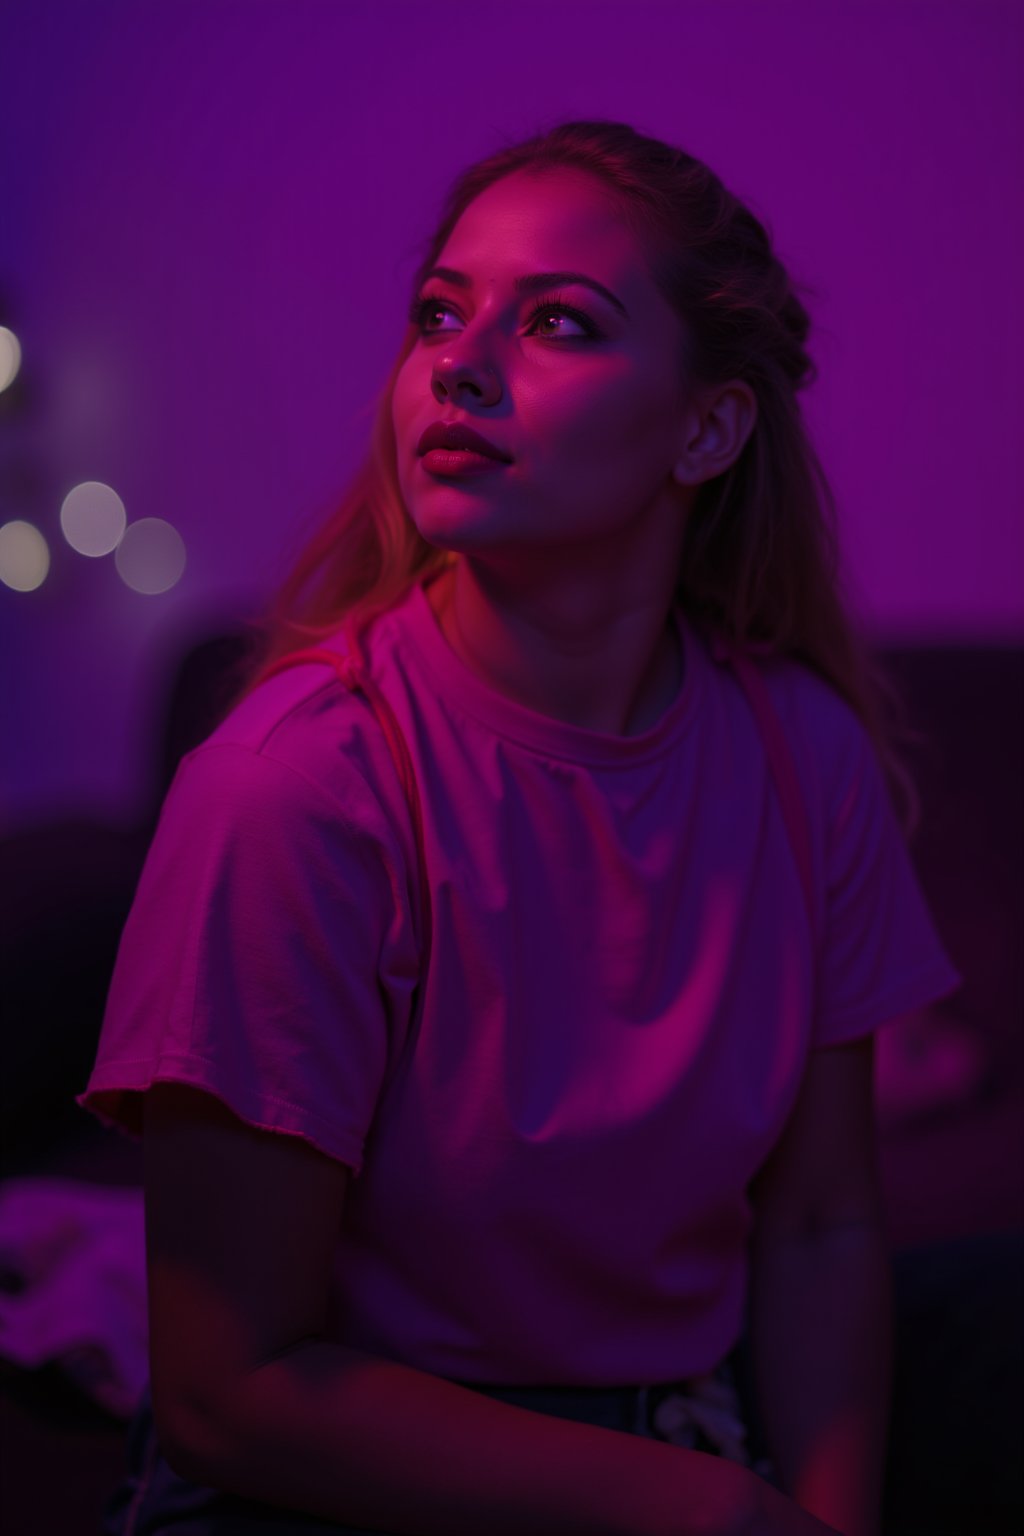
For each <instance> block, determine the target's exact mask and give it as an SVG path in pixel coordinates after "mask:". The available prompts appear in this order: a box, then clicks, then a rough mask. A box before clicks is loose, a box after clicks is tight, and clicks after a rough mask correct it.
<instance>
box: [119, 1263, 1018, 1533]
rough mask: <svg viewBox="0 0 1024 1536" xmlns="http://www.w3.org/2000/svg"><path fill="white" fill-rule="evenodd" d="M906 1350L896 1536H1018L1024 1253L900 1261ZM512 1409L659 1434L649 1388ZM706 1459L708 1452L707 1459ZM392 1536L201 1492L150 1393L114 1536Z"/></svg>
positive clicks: (513, 1391) (898, 1370) (547, 1390)
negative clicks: (173, 1448) (158, 1429)
mask: <svg viewBox="0 0 1024 1536" xmlns="http://www.w3.org/2000/svg"><path fill="white" fill-rule="evenodd" d="M894 1272H895V1287H896V1314H897V1346H896V1359H895V1381H894V1394H893V1419H892V1434H891V1437H890V1438H891V1453H890V1462H889V1468H888V1477H887V1486H886V1520H885V1533H886V1536H1001V1533H1002V1532H1004V1531H1005V1532H1011V1531H1012V1532H1013V1533H1014V1536H1016V1533H1017V1531H1018V1530H1019V1528H1020V1524H1021V1520H1022V1517H1024V1486H1022V1484H1024V1476H1022V1468H1021V1447H1022V1445H1024V1417H1022V1409H1021V1389H1022V1386H1024V1346H1022V1331H1024V1330H1022V1320H1024V1308H1022V1292H1024V1240H1022V1238H1021V1236H1019V1235H1011V1236H1006V1237H993V1238H984V1239H971V1240H969V1241H965V1242H959V1243H953V1244H943V1245H940V1246H935V1247H929V1248H923V1249H916V1250H913V1251H910V1252H905V1253H900V1254H897V1255H896V1257H895V1259H894ZM730 1366H731V1368H732V1370H733V1373H734V1378H735V1382H736V1387H737V1390H738V1393H739V1396H740V1400H741V1404H742V1406H743V1410H744V1417H745V1420H746V1423H747V1425H748V1431H749V1444H750V1449H751V1451H752V1453H753V1455H754V1458H755V1459H757V1458H758V1457H760V1456H762V1455H763V1454H764V1452H765V1444H764V1439H763V1435H762V1433H761V1428H760V1425H759V1424H758V1422H757V1417H756V1413H755V1411H754V1405H753V1400H752V1399H753V1392H752V1374H751V1369H750V1359H749V1355H748V1352H747V1348H746V1345H745V1343H744V1344H741V1346H740V1348H739V1349H738V1350H737V1352H736V1354H735V1356H734V1357H733V1359H732V1361H731V1362H730ZM463 1385H473V1387H474V1390H476V1391H480V1392H483V1393H485V1394H486V1395H487V1396H489V1397H494V1398H498V1399H500V1400H501V1401H503V1402H509V1403H513V1404H515V1405H516V1406H519V1407H524V1408H530V1409H533V1410H535V1411H537V1412H540V1413H550V1414H553V1415H555V1416H556V1417H559V1418H566V1419H575V1420H579V1421H581V1422H584V1423H588V1424H598V1425H601V1426H603V1427H604V1428H607V1429H617V1430H621V1431H625V1432H627V1433H631V1434H647V1435H650V1434H652V1433H654V1431H653V1430H652V1428H651V1413H652V1412H653V1410H654V1408H655V1406H656V1404H657V1401H658V1397H659V1391H658V1389H652V1390H651V1392H650V1393H649V1395H648V1396H647V1397H646V1398H645V1397H643V1396H641V1394H640V1389H638V1388H626V1387H623V1388H613V1389H609V1390H598V1389H575V1388H569V1387H500V1386H484V1387H481V1386H477V1385H475V1384H470V1383H463ZM702 1448H705V1449H706V1448H707V1447H706V1446H705V1447H702ZM165 1532H166V1533H167V1536H292V1533H295V1536H380V1532H369V1531H363V1530H357V1529H356V1528H355V1527H353V1526H340V1525H336V1524H333V1523H330V1522H327V1521H323V1520H318V1519H316V1518H315V1517H314V1516H311V1515H304V1514H292V1513H288V1512H286V1511H284V1510H281V1509H276V1508H272V1507H271V1506H269V1505H266V1504H259V1503H254V1502H252V1501H251V1500H247V1499H242V1498H239V1497H237V1496H236V1495H234V1494H228V1493H224V1492H221V1491H219V1490H216V1489H211V1488H204V1487H200V1486H198V1485H196V1484H193V1483H189V1482H186V1481H185V1479H183V1478H181V1477H179V1476H178V1475H177V1474H176V1473H175V1472H172V1470H171V1468H170V1467H169V1466H168V1464H167V1462H166V1461H165V1460H164V1458H163V1456H162V1455H161V1454H160V1448H159V1445H158V1443H157V1439H156V1435H155V1432H154V1428H153V1419H152V1412H151V1408H150V1401H149V1394H148V1392H147V1394H146V1396H145V1398H144V1400H143V1402H142V1404H141V1406H140V1408H139V1410H138V1412H137V1413H136V1416H135V1419H134V1420H133V1422H132V1424H131V1426H130V1429H129V1432H128V1473H127V1476H126V1478H125V1480H124V1481H123V1483H122V1484H121V1486H120V1487H119V1488H118V1489H117V1490H116V1492H115V1493H114V1495H113V1496H112V1498H111V1500H110V1503H109V1505H108V1508H107V1511H106V1515H105V1518H104V1522H103V1536H164V1533H165Z"/></svg>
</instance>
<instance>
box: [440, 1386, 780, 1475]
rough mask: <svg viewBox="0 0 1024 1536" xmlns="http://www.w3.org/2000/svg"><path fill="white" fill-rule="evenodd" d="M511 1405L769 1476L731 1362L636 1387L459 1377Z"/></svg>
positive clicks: (473, 1388) (473, 1389)
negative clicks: (707, 1456) (617, 1431)
mask: <svg viewBox="0 0 1024 1536" xmlns="http://www.w3.org/2000/svg"><path fill="white" fill-rule="evenodd" d="M455 1385H456V1386H460V1387H466V1388H468V1389H469V1390H470V1391H474V1392H483V1393H484V1394H486V1395H487V1396H488V1397H494V1398H497V1399H498V1400H499V1401H501V1402H505V1403H509V1404H510V1405H512V1406H513V1407H519V1408H528V1409H532V1410H534V1411H536V1412H541V1413H550V1414H554V1415H555V1416H556V1417H558V1418H566V1419H583V1420H586V1421H587V1422H590V1423H601V1424H603V1425H605V1427H607V1428H610V1429H623V1430H627V1431H629V1432H630V1433H632V1434H636V1435H643V1436H645V1437H646V1438H648V1439H652V1440H664V1441H666V1442H668V1443H669V1444H671V1445H678V1446H683V1447H685V1448H686V1449H688V1450H696V1451H705V1452H708V1453H710V1454H712V1455H717V1456H722V1457H724V1458H725V1459H726V1460H728V1461H734V1462H737V1463H739V1465H741V1466H744V1467H751V1468H752V1469H753V1470H755V1471H757V1472H759V1473H761V1475H768V1473H769V1471H770V1468H769V1467H768V1465H767V1463H765V1462H763V1461H756V1462H755V1460H754V1457H753V1453H752V1449H751V1446H750V1436H749V1433H748V1426H747V1423H746V1419H745V1416H744V1411H743V1405H742V1403H741V1400H740V1396H739V1393H738V1391H737V1389H736V1384H735V1380H734V1376H733V1372H732V1368H731V1366H730V1364H729V1363H728V1362H725V1363H723V1364H722V1365H721V1366H719V1367H718V1369H717V1370H716V1371H714V1372H712V1373H711V1374H709V1375H706V1376H695V1377H688V1378H686V1379H684V1380H680V1381H674V1382H662V1383H658V1384H656V1385H652V1386H636V1387H582V1386H570V1387H565V1386H545V1385H538V1386H498V1385H491V1384H482V1383H480V1382H473V1381H457V1382H456V1383H455Z"/></svg>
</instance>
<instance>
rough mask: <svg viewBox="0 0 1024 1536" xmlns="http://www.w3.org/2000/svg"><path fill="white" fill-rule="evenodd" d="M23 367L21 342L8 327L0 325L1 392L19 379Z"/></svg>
mask: <svg viewBox="0 0 1024 1536" xmlns="http://www.w3.org/2000/svg"><path fill="white" fill-rule="evenodd" d="M20 367H21V342H20V341H19V340H18V338H17V336H15V334H14V332H13V331H10V330H8V329H7V326H6V325H0V392H2V391H3V390H5V389H6V388H7V386H8V385H9V384H13V383H14V381H15V379H16V378H17V377H18V369H19V368H20Z"/></svg>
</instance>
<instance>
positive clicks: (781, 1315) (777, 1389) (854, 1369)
mask: <svg viewBox="0 0 1024 1536" xmlns="http://www.w3.org/2000/svg"><path fill="white" fill-rule="evenodd" d="M752 1283H753V1292H752V1297H751V1309H752V1310H751V1325H752V1333H753V1345H754V1360H755V1370H756V1377H757V1388H758V1397H759V1406H760V1409H761V1413H762V1415H763V1418H764V1422H765V1429H766V1434H767V1437H768V1441H769V1448H770V1450H771V1453H772V1457H773V1459H774V1461H775V1464H776V1467H777V1469H778V1472H779V1474H780V1480H781V1482H782V1485H783V1487H784V1488H785V1489H786V1491H787V1492H788V1493H790V1494H791V1495H792V1496H793V1497H794V1498H795V1499H796V1500H797V1501H798V1502H799V1503H800V1504H801V1505H802V1506H803V1507H804V1508H805V1509H808V1510H810V1511H812V1512H813V1513H814V1514H816V1515H817V1516H818V1517H819V1519H821V1520H824V1521H826V1522H827V1523H829V1524H831V1525H834V1526H835V1527H836V1528H837V1529H838V1530H840V1531H842V1532H843V1533H844V1536H878V1532H879V1529H880V1519H881V1501H882V1483H883V1476H884V1464H885V1450H886V1436H887V1431H888V1419H889V1392H890V1377H891V1354H892V1300H891V1273H890V1265H889V1258H888V1252H887V1248H886V1243H885V1239H884V1235H883V1233H882V1231H881V1229H880V1228H878V1227H876V1226H873V1225H870V1226H862V1227H860V1226H859V1227H848V1228H836V1229H834V1230H832V1231H824V1232H821V1233H819V1234H817V1235H815V1236H806V1237H801V1238H797V1237H788V1238H784V1237H775V1238H767V1239H765V1240H764V1241H763V1242H762V1243H761V1244H760V1245H759V1246H755V1249H754V1254H753V1271H752Z"/></svg>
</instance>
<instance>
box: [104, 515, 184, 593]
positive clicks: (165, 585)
mask: <svg viewBox="0 0 1024 1536" xmlns="http://www.w3.org/2000/svg"><path fill="white" fill-rule="evenodd" d="M114 563H115V564H116V566H117V570H118V574H119V576H120V577H121V580H122V581H123V582H124V584H125V586H127V587H131V588H132V590H133V591H134V592H146V593H151V594H155V593H157V592H168V591H170V589H171V587H173V586H175V585H176V583H177V582H179V581H180V580H181V577H182V575H183V573H184V570H185V543H184V540H183V539H182V537H181V534H180V533H179V532H178V530H177V529H176V528H172V527H171V525H170V523H165V522H164V520H163V518H162V517H142V518H140V519H139V521H138V522H137V523H130V524H129V525H128V527H127V528H126V529H125V533H124V537H123V538H122V540H121V542H120V544H118V546H117V553H116V554H115V556H114Z"/></svg>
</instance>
